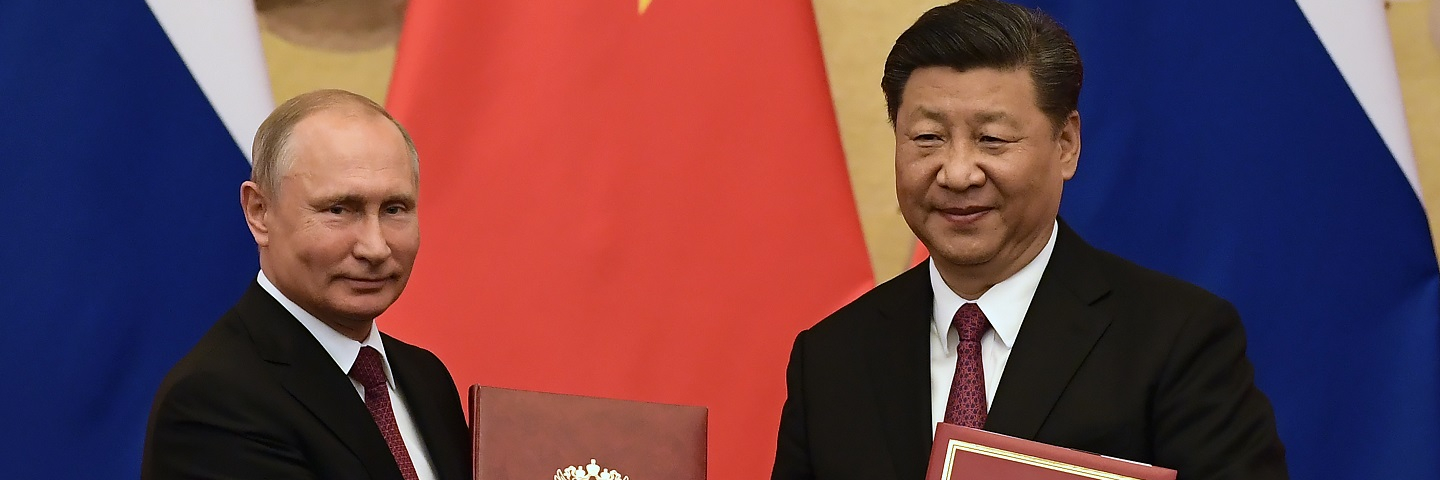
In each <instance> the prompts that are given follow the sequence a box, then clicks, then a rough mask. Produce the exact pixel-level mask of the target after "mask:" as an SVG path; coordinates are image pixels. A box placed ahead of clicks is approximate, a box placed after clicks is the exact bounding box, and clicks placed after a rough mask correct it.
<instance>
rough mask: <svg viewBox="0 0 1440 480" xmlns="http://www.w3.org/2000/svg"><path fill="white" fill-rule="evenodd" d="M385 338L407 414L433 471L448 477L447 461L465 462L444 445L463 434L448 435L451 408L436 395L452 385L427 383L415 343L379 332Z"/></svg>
mask: <svg viewBox="0 0 1440 480" xmlns="http://www.w3.org/2000/svg"><path fill="white" fill-rule="evenodd" d="M381 338H382V339H383V341H384V342H385V352H386V353H387V354H388V355H389V356H390V369H391V370H392V371H393V372H394V375H395V383H396V386H397V387H398V388H399V389H400V393H401V394H402V395H403V396H404V397H405V404H406V406H407V407H408V410H409V412H410V418H411V419H412V420H414V422H415V428H416V429H417V430H419V431H420V437H421V438H422V439H423V440H424V442H425V445H424V446H425V447H426V451H427V452H429V454H430V463H431V464H432V465H434V467H435V474H436V475H437V476H438V477H439V478H442V479H444V478H448V477H449V472H447V471H446V469H447V467H448V466H449V465H464V464H466V463H467V462H466V461H464V460H462V459H459V458H454V455H451V453H452V452H454V451H455V450H454V449H452V448H447V445H449V444H452V443H455V442H465V441H467V440H468V439H466V438H448V435H449V431H450V429H449V428H446V425H447V423H448V422H446V418H445V416H446V414H447V413H448V412H450V411H452V407H448V406H447V404H448V402H447V401H446V399H445V398H441V397H439V396H438V395H440V394H442V393H448V392H449V390H448V389H449V388H454V386H453V385H451V384H449V382H446V384H444V385H427V384H426V383H425V382H426V378H425V377H422V375H423V374H422V373H421V369H420V366H421V359H420V358H419V357H418V354H419V352H417V351H416V347H412V346H410V345H407V344H404V343H402V342H400V341H399V340H395V339H394V338H392V337H390V336H388V335H384V334H381Z"/></svg>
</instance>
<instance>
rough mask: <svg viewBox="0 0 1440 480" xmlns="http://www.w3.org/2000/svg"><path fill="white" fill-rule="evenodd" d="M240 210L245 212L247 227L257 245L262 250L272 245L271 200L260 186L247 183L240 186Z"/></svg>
mask: <svg viewBox="0 0 1440 480" xmlns="http://www.w3.org/2000/svg"><path fill="white" fill-rule="evenodd" d="M240 208H241V209H242V210H244V211H245V225H247V226H249V227H250V235H251V236H253V237H255V244H256V245H259V246H260V247H261V248H264V247H267V246H269V245H270V225H269V223H268V222H269V216H268V215H267V214H268V213H269V212H270V199H268V198H265V194H264V193H262V192H261V191H260V186H259V185H256V184H255V182H252V181H248V180H247V181H245V183H242V184H240Z"/></svg>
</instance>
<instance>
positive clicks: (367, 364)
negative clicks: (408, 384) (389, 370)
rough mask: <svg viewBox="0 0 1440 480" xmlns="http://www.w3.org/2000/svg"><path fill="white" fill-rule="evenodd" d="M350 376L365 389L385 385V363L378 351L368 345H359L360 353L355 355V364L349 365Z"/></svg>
mask: <svg viewBox="0 0 1440 480" xmlns="http://www.w3.org/2000/svg"><path fill="white" fill-rule="evenodd" d="M350 378H354V379H355V381H357V382H360V385H363V386H365V389H366V390H369V389H371V388H374V387H376V386H383V385H385V365H384V359H382V358H381V357H380V351H379V350H376V349H375V347H371V346H368V345H367V346H364V347H360V355H358V356H356V357H355V365H354V366H352V367H350Z"/></svg>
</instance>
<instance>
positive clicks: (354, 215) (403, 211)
mask: <svg viewBox="0 0 1440 480" xmlns="http://www.w3.org/2000/svg"><path fill="white" fill-rule="evenodd" d="M254 158H255V161H254V167H253V170H252V173H251V181H247V182H245V183H244V184H243V185H242V186H241V188H240V198H241V207H242V208H243V210H244V213H245V220H246V223H247V224H248V225H249V227H250V232H251V234H252V235H253V236H254V237H255V242H256V244H257V245H258V246H259V250H260V273H259V275H257V276H256V281H255V282H254V283H252V284H251V286H250V288H249V290H248V291H246V292H245V294H244V295H243V296H242V297H241V298H240V301H239V302H238V303H237V304H236V305H235V307H234V308H232V309H231V310H230V311H229V312H228V313H226V314H225V315H224V316H222V317H221V318H220V320H219V321H218V322H216V324H215V326H214V327H213V328H211V329H210V331H209V332H208V333H206V334H205V336H204V337H203V338H201V339H200V342H199V344H197V345H196V346H195V348H194V349H193V350H191V351H190V353H189V354H187V355H186V356H185V357H184V358H183V359H181V360H180V362H179V363H178V364H176V365H175V367H174V368H173V369H171V371H170V373H169V374H168V375H166V377H165V380H164V381H163V382H162V383H161V386H160V390H159V393H158V394H157V395H156V397H155V404H154V406H153V409H152V411H151V413H150V421H149V425H148V429H147V434H146V438H145V450H144V458H143V461H142V467H141V470H142V474H141V476H142V478H146V479H157V480H158V479H170V478H256V479H261V478H266V479H268V478H285V479H298V478H310V479H325V478H333V479H356V478H372V479H395V480H401V479H404V480H425V479H442V480H462V479H468V478H470V474H469V471H470V453H469V452H470V448H469V446H470V444H469V435H468V433H467V427H466V424H465V419H464V416H463V414H462V413H461V409H460V398H459V395H458V393H457V392H456V389H455V383H454V380H453V379H452V378H451V377H450V373H449V371H447V370H446V369H445V366H444V365H443V364H441V363H440V360H439V359H438V358H436V357H435V356H434V355H432V354H431V353H430V352H428V351H426V350H424V349H422V348H419V347H415V346H412V345H409V344H406V343H404V342H401V341H399V340H396V339H394V338H392V337H390V336H388V335H385V334H382V333H380V331H379V330H378V327H377V326H376V324H375V321H374V320H375V317H376V316H378V315H380V313H382V312H384V311H385V309H386V308H388V307H389V306H390V304H392V303H394V301H395V300H396V298H398V297H399V296H400V292H401V291H402V290H404V288H405V283H406V281H407V280H408V279H409V276H410V269H411V266H412V265H413V264H414V261H415V255H416V252H417V250H418V249H419V246H420V230H419V223H418V218H417V216H416V214H417V209H416V207H417V194H418V189H419V164H418V157H417V156H416V153H415V147H414V144H413V143H412V142H411V141H410V137H409V135H407V134H406V133H405V131H404V129H403V128H402V127H401V126H400V124H399V123H398V122H396V121H395V119H394V118H392V117H391V116H390V114H388V113H386V112H385V110H384V109H383V108H381V107H380V106H379V105H376V104H375V103H374V102H372V101H370V100H369V99H366V98H364V97H361V96H359V95H355V94H352V93H349V92H343V91H338V90H321V91H317V92H311V93H307V94H304V95H301V96H299V97H296V98H294V99H291V100H290V101H288V102H286V103H285V104H284V105H281V106H280V107H279V108H277V109H276V110H275V112H273V113H272V114H271V115H270V117H269V118H267V119H266V120H265V122H264V123H263V124H261V126H260V129H259V131H258V132H257V133H256V137H255V145H254Z"/></svg>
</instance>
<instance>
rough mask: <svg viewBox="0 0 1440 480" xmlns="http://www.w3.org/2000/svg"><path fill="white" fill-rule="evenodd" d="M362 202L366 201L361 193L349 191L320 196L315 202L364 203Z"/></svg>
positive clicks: (331, 203) (324, 203)
mask: <svg viewBox="0 0 1440 480" xmlns="http://www.w3.org/2000/svg"><path fill="white" fill-rule="evenodd" d="M362 202H364V199H361V198H360V196H359V195H355V194H348V193H340V194H335V195H327V196H323V197H320V198H318V199H316V200H315V203H317V204H322V205H335V204H347V203H349V204H353V203H362Z"/></svg>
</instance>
